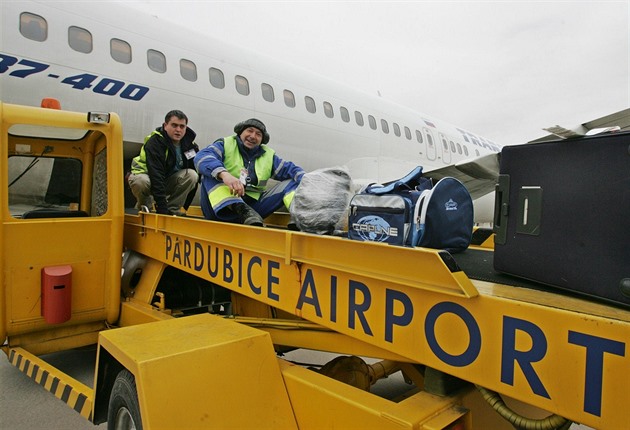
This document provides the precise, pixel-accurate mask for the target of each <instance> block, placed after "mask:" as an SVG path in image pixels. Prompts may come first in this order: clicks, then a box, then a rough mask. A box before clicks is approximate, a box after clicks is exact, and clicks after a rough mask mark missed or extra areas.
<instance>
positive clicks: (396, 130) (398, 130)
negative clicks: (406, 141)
mask: <svg viewBox="0 0 630 430" xmlns="http://www.w3.org/2000/svg"><path fill="white" fill-rule="evenodd" d="M393 126H394V134H395V135H396V136H398V137H400V126H399V125H398V124H396V123H393Z"/></svg>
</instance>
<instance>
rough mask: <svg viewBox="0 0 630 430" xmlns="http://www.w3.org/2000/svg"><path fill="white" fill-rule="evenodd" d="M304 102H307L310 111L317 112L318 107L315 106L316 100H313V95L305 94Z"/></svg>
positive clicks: (307, 108)
mask: <svg viewBox="0 0 630 430" xmlns="http://www.w3.org/2000/svg"><path fill="white" fill-rule="evenodd" d="M304 103H305V104H306V110H307V111H309V112H310V113H315V111H316V110H317V108H316V107H315V100H313V97H310V96H305V97H304Z"/></svg>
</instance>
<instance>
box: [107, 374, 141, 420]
mask: <svg viewBox="0 0 630 430" xmlns="http://www.w3.org/2000/svg"><path fill="white" fill-rule="evenodd" d="M107 430H142V420H141V419H140V404H139V403H138V391H137V390H136V381H135V378H134V377H133V375H132V374H131V372H129V371H128V370H127V369H123V370H121V371H120V372H119V373H118V375H117V376H116V380H115V381H114V386H113V387H112V394H111V395H110V396H109V407H108V409H107Z"/></svg>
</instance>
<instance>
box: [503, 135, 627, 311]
mask: <svg viewBox="0 0 630 430" xmlns="http://www.w3.org/2000/svg"><path fill="white" fill-rule="evenodd" d="M496 191H497V192H496V200H495V219H494V222H495V224H494V231H495V233H496V236H495V252H494V268H495V270H497V271H500V272H504V273H507V274H511V275H516V276H519V277H523V278H527V279H530V280H533V281H537V282H540V283H543V284H546V285H550V286H554V287H558V288H561V289H565V290H570V291H574V292H576V293H579V294H583V295H588V296H591V297H596V298H599V299H603V300H606V301H610V302H614V303H617V304H622V305H626V306H628V305H630V133H617V134H606V135H601V136H595V137H585V138H580V139H570V140H560V141H553V142H545V143H535V144H525V145H516V146H506V147H504V148H503V149H502V152H501V164H500V176H499V183H498V185H497V190H496Z"/></svg>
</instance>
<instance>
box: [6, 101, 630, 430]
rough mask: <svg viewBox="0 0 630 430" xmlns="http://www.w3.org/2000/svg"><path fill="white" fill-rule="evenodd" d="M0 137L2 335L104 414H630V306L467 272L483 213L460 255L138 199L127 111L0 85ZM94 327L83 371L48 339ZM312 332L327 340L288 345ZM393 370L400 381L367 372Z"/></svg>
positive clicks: (446, 423) (330, 424)
mask: <svg viewBox="0 0 630 430" xmlns="http://www.w3.org/2000/svg"><path fill="white" fill-rule="evenodd" d="M0 148H1V149H0V150H1V151H2V152H1V154H0V162H1V163H2V164H1V166H0V193H1V194H0V198H1V202H2V203H1V205H0V208H1V209H0V210H1V212H2V223H1V224H0V242H1V243H2V252H1V258H0V272H1V273H2V289H1V291H0V338H1V339H2V340H4V343H3V345H2V349H3V351H4V352H5V353H6V354H7V355H8V357H9V361H10V362H11V363H12V364H13V365H14V366H16V367H17V368H18V369H20V370H21V371H22V372H24V373H26V374H27V375H28V376H29V377H30V378H32V379H33V380H34V381H35V382H36V383H38V384H39V385H41V386H42V387H43V388H44V389H46V390H49V391H50V392H52V393H53V394H54V395H55V396H57V397H59V398H61V399H62V400H64V401H65V402H66V403H67V404H68V405H69V406H70V407H72V408H73V409H75V410H76V411H77V412H78V413H79V414H81V415H82V416H84V417H85V418H86V419H89V420H90V421H92V422H93V423H95V424H99V423H102V422H105V421H107V422H108V428H111V429H134V428H135V429H140V428H146V429H160V428H186V429H190V428H220V429H224V428H234V429H244V428H273V429H285V428H287V429H297V428H299V429H326V428H341V429H345V428H361V429H365V428H378V429H426V430H437V429H449V430H470V429H473V428H475V429H501V428H505V429H511V428H518V429H562V428H569V426H570V425H571V424H572V422H579V423H583V424H586V425H588V426H591V427H594V428H602V429H624V428H630V418H629V416H628V414H627V411H626V410H625V407H627V403H628V395H627V391H628V389H627V387H628V381H630V378H629V375H630V362H629V359H628V357H627V355H628V354H627V353H626V348H625V346H626V342H627V341H628V339H630V312H628V311H627V310H624V309H619V308H614V307H610V306H606V305H603V304H599V303H593V302H589V301H585V300H582V299H579V298H574V297H568V296H565V295H559V294H556V293H553V292H548V291H540V290H535V289H531V288H527V287H522V286H521V287H519V286H510V285H504V284H501V283H496V282H490V281H483V280H479V279H473V278H472V277H470V276H469V273H470V272H469V271H468V269H466V268H464V269H463V268H462V267H464V266H465V265H468V267H474V266H475V265H478V264H480V263H479V261H486V262H487V261H491V259H492V243H493V242H492V235H491V234H489V235H486V236H483V237H484V240H483V241H481V240H480V241H478V243H476V244H475V246H472V247H471V248H470V249H469V250H467V251H466V252H465V253H463V254H465V255H466V257H464V256H457V257H456V258H455V257H454V256H453V255H451V254H449V253H448V252H445V251H441V250H433V249H424V248H410V247H397V246H388V245H385V244H380V243H366V242H356V241H351V240H348V239H345V238H341V237H332V236H319V235H313V234H308V233H302V232H294V231H289V230H287V229H286V228H283V225H285V223H286V220H284V219H283V218H282V216H281V215H274V216H272V217H270V218H268V219H267V220H265V221H266V226H265V228H257V227H249V226H242V225H234V224H226V223H217V222H212V221H207V220H204V219H202V217H200V216H199V212H198V211H195V209H194V208H193V209H191V211H189V214H188V216H186V217H174V216H163V215H157V214H154V213H143V212H141V213H137V214H136V213H134V214H126V213H125V208H124V192H125V188H124V187H125V182H124V180H123V177H124V171H123V161H122V160H123V140H122V126H121V123H120V120H119V118H118V116H117V115H116V114H114V113H99V112H90V113H75V112H66V111H60V110H54V109H41V108H33V107H24V106H16V105H9V104H1V103H0ZM470 256H475V257H476V259H475V260H474V261H472V262H466V261H464V260H466V259H467V258H469V257H470ZM87 345H97V346H96V348H97V357H96V363H95V369H94V381H93V384H92V386H88V385H86V384H84V383H82V382H80V381H78V380H76V379H74V378H72V377H71V376H70V375H67V374H65V373H64V372H62V371H61V370H60V369H58V368H56V367H54V366H53V365H51V364H49V363H48V362H46V360H45V359H44V358H42V357H45V356H46V354H49V353H53V352H58V351H65V350H71V349H74V348H81V347H85V346H87ZM300 349H304V350H315V351H327V352H330V353H333V355H332V357H334V358H333V359H332V360H331V361H330V362H329V363H326V364H325V365H323V366H322V367H320V368H313V367H309V366H303V365H301V364H300V363H296V362H292V361H289V360H288V359H286V357H287V356H289V355H290V353H291V352H294V351H297V350H300ZM399 372H400V373H399ZM393 374H400V375H402V379H403V380H404V384H407V385H406V386H407V387H408V390H405V393H404V394H402V395H398V396H396V397H395V398H387V397H384V396H382V395H378V394H376V393H374V392H372V391H371V387H372V386H373V385H374V384H375V383H376V382H377V381H378V380H380V379H382V378H387V377H388V376H389V375H393ZM8 388H9V387H3V389H8Z"/></svg>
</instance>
